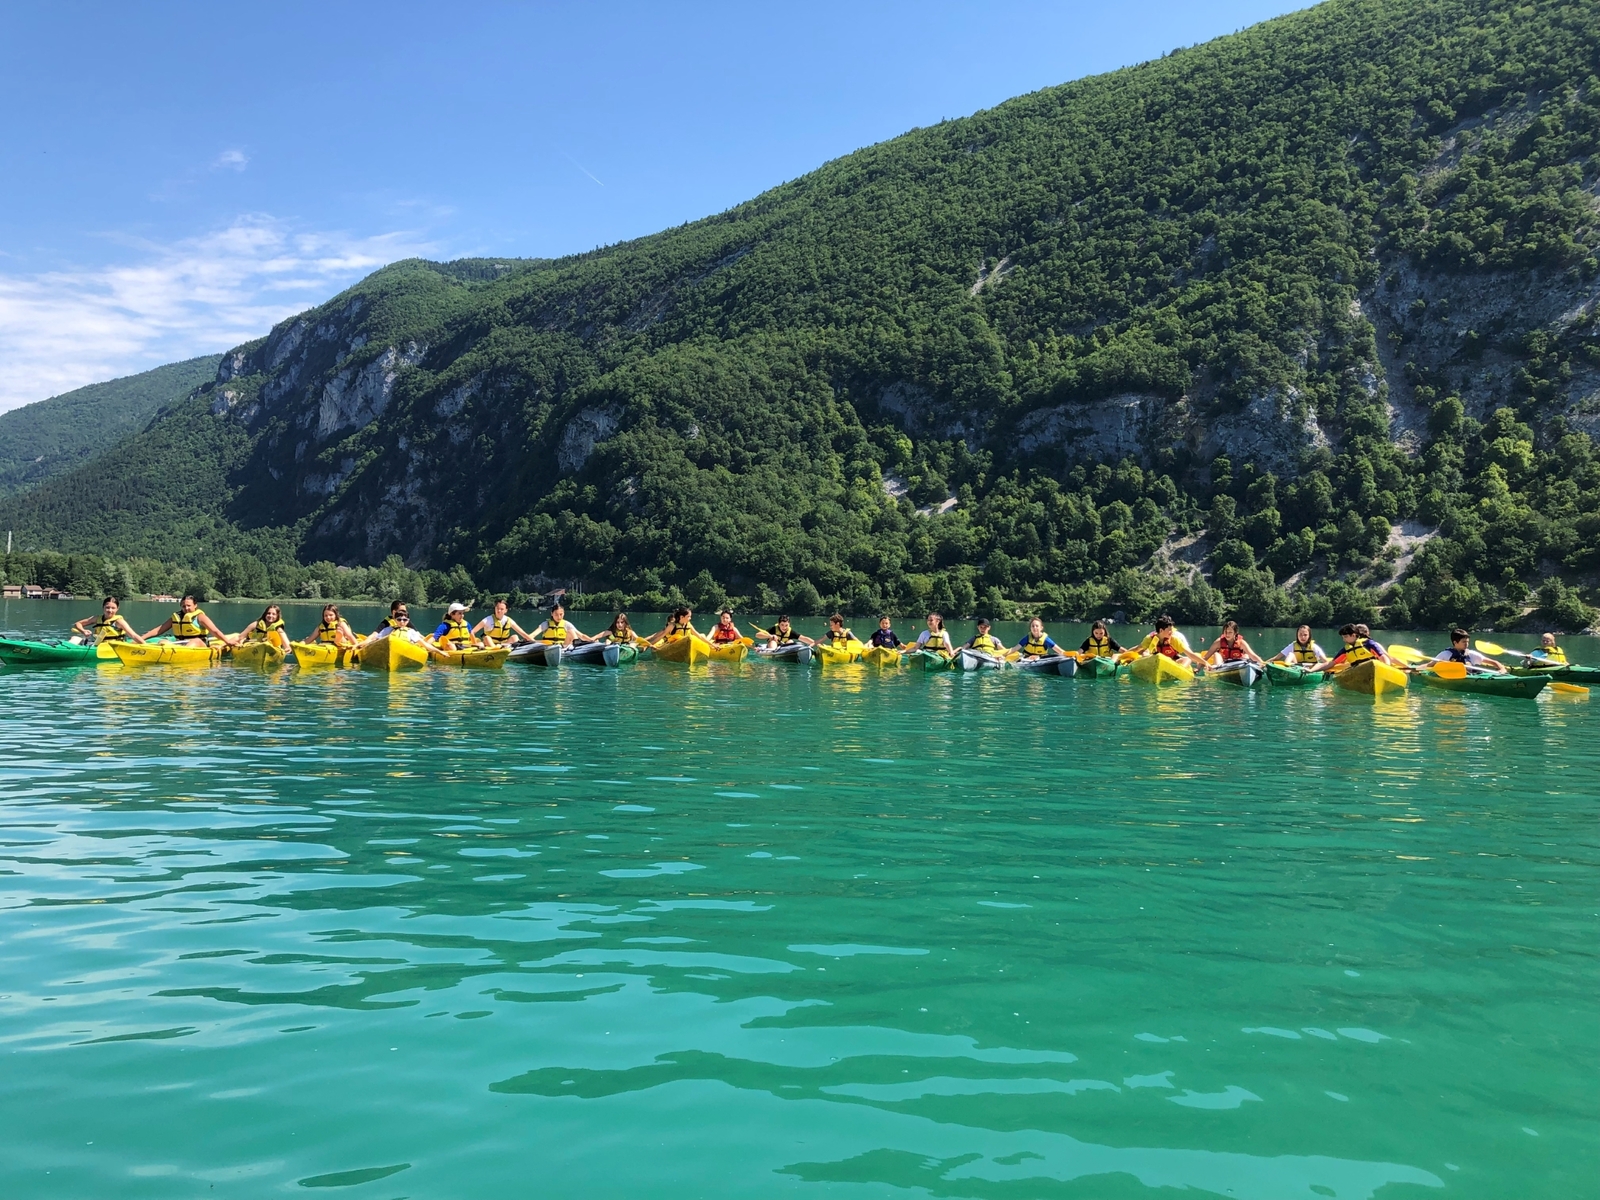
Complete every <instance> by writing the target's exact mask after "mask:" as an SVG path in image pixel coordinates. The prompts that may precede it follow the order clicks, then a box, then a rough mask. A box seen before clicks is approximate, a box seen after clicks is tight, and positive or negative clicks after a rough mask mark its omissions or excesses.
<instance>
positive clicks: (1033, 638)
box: [1017, 617, 1067, 658]
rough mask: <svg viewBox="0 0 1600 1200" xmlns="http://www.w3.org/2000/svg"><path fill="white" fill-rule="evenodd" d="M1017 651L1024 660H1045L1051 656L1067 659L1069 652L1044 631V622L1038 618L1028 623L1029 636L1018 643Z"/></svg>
mask: <svg viewBox="0 0 1600 1200" xmlns="http://www.w3.org/2000/svg"><path fill="white" fill-rule="evenodd" d="M1017 651H1018V652H1019V653H1020V654H1021V655H1022V656H1023V657H1024V658H1045V657H1047V656H1049V655H1053V654H1054V655H1060V656H1061V657H1062V658H1066V657H1067V652H1066V651H1065V650H1063V649H1062V648H1061V647H1060V646H1058V645H1056V641H1055V639H1054V638H1052V637H1051V636H1050V635H1049V634H1047V633H1045V631H1044V622H1043V621H1041V620H1040V619H1039V618H1038V617H1035V618H1033V620H1031V621H1029V622H1028V636H1027V637H1025V638H1023V639H1022V640H1021V641H1020V642H1018V643H1017Z"/></svg>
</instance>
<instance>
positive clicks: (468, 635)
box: [434, 617, 473, 650]
mask: <svg viewBox="0 0 1600 1200" xmlns="http://www.w3.org/2000/svg"><path fill="white" fill-rule="evenodd" d="M444 623H445V624H446V625H448V626H449V628H448V629H446V630H445V631H444V632H443V633H441V634H440V635H439V636H438V637H437V638H435V639H434V641H436V642H438V643H439V645H440V646H443V647H447V648H449V649H451V650H470V649H472V645H473V643H472V626H471V625H468V624H467V623H466V622H465V621H464V620H462V619H461V618H460V617H455V618H450V617H446V618H445V620H444Z"/></svg>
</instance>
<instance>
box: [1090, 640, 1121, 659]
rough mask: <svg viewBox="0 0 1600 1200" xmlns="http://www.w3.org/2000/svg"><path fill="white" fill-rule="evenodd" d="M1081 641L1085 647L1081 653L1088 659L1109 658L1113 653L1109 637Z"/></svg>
mask: <svg viewBox="0 0 1600 1200" xmlns="http://www.w3.org/2000/svg"><path fill="white" fill-rule="evenodd" d="M1083 641H1084V645H1085V647H1086V649H1085V650H1084V651H1083V653H1085V654H1087V655H1088V656H1089V657H1090V658H1110V657H1111V656H1112V654H1114V653H1115V651H1114V650H1112V649H1111V639H1110V638H1109V637H1103V638H1097V637H1090V638H1084V639H1083Z"/></svg>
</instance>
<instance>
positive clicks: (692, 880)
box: [0, 602, 1600, 1200]
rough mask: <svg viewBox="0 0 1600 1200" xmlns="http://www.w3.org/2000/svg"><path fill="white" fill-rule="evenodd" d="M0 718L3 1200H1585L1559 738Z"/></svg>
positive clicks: (384, 681)
mask: <svg viewBox="0 0 1600 1200" xmlns="http://www.w3.org/2000/svg"><path fill="white" fill-rule="evenodd" d="M67 607H68V606H66V605H57V604H54V603H41V602H10V603H8V604H6V605H4V606H0V628H5V629H9V630H12V631H17V632H29V631H33V632H43V631H44V630H46V629H47V628H50V627H51V626H52V624H54V623H56V622H59V621H60V620H61V616H60V615H59V614H61V613H63V612H65V611H67ZM92 607H93V606H92V605H89V606H82V605H76V606H73V607H72V615H74V616H76V615H79V614H78V611H77V610H78V609H79V608H83V609H84V611H88V609H89V608H92ZM130 607H131V608H133V609H134V612H133V613H132V614H131V615H133V617H134V621H135V624H136V625H138V624H142V623H145V622H146V621H148V623H151V624H153V623H154V622H155V620H157V619H159V616H160V615H163V613H162V612H161V611H158V610H156V609H155V607H154V606H130ZM207 607H208V610H209V611H211V612H212V613H213V615H216V616H219V617H225V618H226V619H225V620H223V624H224V625H226V626H228V627H234V626H238V625H242V624H243V622H244V619H245V617H246V616H249V617H253V616H254V615H255V612H253V611H252V612H249V613H247V614H246V613H245V612H244V610H243V609H242V608H239V609H234V608H233V607H232V606H228V605H211V606H207ZM346 607H347V610H349V609H351V608H352V607H353V606H346ZM163 611H164V610H163ZM377 611H378V610H376V609H372V610H362V611H360V612H358V613H356V614H354V615H355V616H356V618H357V619H356V620H355V623H356V625H357V626H358V628H359V627H361V626H364V625H369V624H371V623H372V622H373V621H375V619H376V615H377ZM314 619H315V614H314V613H313V612H312V611H311V610H310V609H295V610H293V611H292V612H291V618H290V623H291V626H293V627H295V628H298V627H299V626H300V625H305V626H309V625H310V624H311V623H312V622H313V621H314ZM597 623H598V622H596V621H594V620H593V619H587V621H584V620H580V624H584V627H586V628H588V627H591V626H592V625H594V624H597ZM640 623H641V624H643V622H642V621H641V622H640ZM857 627H858V629H859V628H864V627H870V625H869V623H867V622H858V623H857ZM901 632H902V633H904V632H905V630H904V629H902V631H901ZM1007 632H1010V631H1009V630H1007ZM1058 632H1059V633H1061V634H1064V635H1070V636H1071V637H1072V638H1073V639H1074V640H1076V638H1078V637H1081V636H1082V631H1081V630H1080V629H1079V628H1077V627H1072V628H1066V627H1064V628H1062V629H1060V630H1058ZM1284 640H1287V635H1284V636H1281V637H1273V638H1264V639H1262V641H1264V642H1265V645H1266V646H1268V647H1271V648H1276V646H1277V645H1281V643H1282V641H1284ZM1406 640H1413V641H1417V642H1418V643H1419V644H1421V645H1423V646H1424V647H1429V648H1431V647H1432V646H1433V644H1434V643H1433V641H1431V640H1428V639H1426V638H1420V637H1419V638H1415V639H1406ZM1500 640H1501V641H1503V642H1508V643H1512V642H1514V643H1515V644H1517V645H1531V644H1532V642H1531V640H1529V639H1513V638H1507V637H1503V638H1501V639H1500ZM1572 643H1573V645H1572V650H1573V652H1574V657H1575V658H1577V659H1579V660H1580V661H1591V662H1593V661H1597V660H1600V653H1595V651H1594V650H1593V649H1591V644H1590V643H1588V642H1587V641H1586V640H1585V639H1572ZM1327 644H1328V641H1327V639H1324V645H1327ZM0 688H4V689H5V694H6V699H7V706H6V709H5V719H4V721H3V722H0V839H3V843H4V846H3V851H0V870H3V872H4V874H3V875H0V1046H3V1048H4V1054H5V1059H4V1062H5V1070H4V1074H3V1076H0V1128H3V1129H4V1130H5V1133H4V1145H5V1149H6V1152H5V1154H4V1155H3V1156H0V1194H3V1195H5V1196H7V1197H12V1198H24V1197H26V1198H32V1197H51V1198H59V1197H109V1196H118V1197H124V1196H125V1197H151V1198H162V1200H166V1198H171V1197H190V1196H207V1197H211V1196H219V1197H220V1196H230V1197H254V1196H272V1195H305V1194H306V1193H305V1192H304V1191H302V1190H301V1189H302V1188H322V1187H327V1188H337V1189H341V1190H338V1191H336V1192H331V1193H327V1194H333V1195H339V1196H349V1197H352V1198H353V1200H355V1198H363V1197H371V1198H374V1200H394V1198H395V1197H400V1196H407V1197H430V1198H431V1197H485V1196H521V1195H530V1196H540V1197H573V1198H579V1197H585V1198H586V1197H611V1196H649V1197H690V1196H707V1197H724V1196H727V1197H752V1198H755V1197H770V1196H776V1195H803V1194H818V1195H822V1194H826V1195H830V1196H850V1197H857V1196H860V1197H867V1196H907V1195H935V1196H943V1197H977V1198H983V1200H990V1198H1006V1200H1010V1198H1021V1197H1052V1198H1055V1197H1096V1198H1101V1197H1114V1198H1121V1197H1131V1196H1142V1195H1147V1194H1153V1193H1154V1192H1155V1191H1156V1189H1160V1188H1189V1189H1192V1190H1193V1191H1194V1192H1196V1193H1198V1194H1202V1195H1219V1196H1230V1197H1238V1198H1243V1200H1279V1198H1282V1197H1317V1196H1323V1197H1327V1196H1335V1197H1339V1198H1341V1200H1343V1198H1349V1197H1365V1196H1382V1197H1386V1198H1389V1197H1404V1196H1425V1195H1426V1196H1446V1195H1449V1196H1461V1197H1480V1196H1481V1197H1506V1196H1518V1197H1545V1196H1548V1197H1574V1196H1590V1195H1595V1194H1596V1192H1597V1185H1596V1179H1600V1153H1597V1150H1596V1146H1597V1143H1596V1136H1595V1135H1596V1132H1597V1131H1596V1126H1595V1120H1594V1114H1595V1111H1596V1104H1595V1101H1596V1087H1595V1082H1594V1081H1595V1078H1596V1076H1595V1066H1596V1061H1597V1053H1596V1052H1597V1049H1600V1046H1597V1043H1600V1022H1597V1021H1596V1003H1595V996H1596V994H1597V986H1596V985H1597V983H1600V978H1597V976H1600V972H1597V971H1596V965H1595V946H1596V940H1595V917H1596V889H1595V879H1596V873H1595V867H1596V865H1597V860H1600V854H1597V851H1596V838H1595V810H1596V806H1597V799H1600V797H1597V789H1596V787H1595V783H1594V781H1595V779H1596V778H1600V750H1597V748H1596V739H1595V730H1596V728H1597V726H1596V721H1597V720H1600V708H1597V707H1596V706H1595V705H1596V704H1597V703H1600V697H1597V698H1596V701H1595V702H1594V703H1591V702H1588V701H1583V700H1573V699H1570V698H1557V697H1554V696H1550V695H1548V694H1547V695H1546V696H1544V697H1542V698H1541V699H1540V700H1539V701H1537V702H1535V703H1527V702H1517V701H1504V700H1493V699H1484V698H1478V697H1470V696H1468V697H1461V696H1455V695H1447V694H1443V693H1438V692H1423V693H1414V694H1408V695H1406V696H1403V697H1401V698H1398V699H1395V700H1382V701H1379V702H1374V701H1372V700H1371V699H1370V698H1369V699H1365V700H1363V699H1362V698H1359V697H1356V696H1352V695H1347V694H1344V693H1342V692H1340V691H1337V690H1335V689H1331V688H1318V689H1307V690H1299V691H1295V690H1278V691H1272V690H1267V689H1262V690H1257V691H1250V692H1247V691H1244V690H1242V689H1237V688H1230V687H1226V686H1224V685H1220V684H1215V683H1206V682H1197V683H1195V684H1193V685H1189V686H1187V687H1178V688H1168V689H1162V690H1160V691H1159V692H1158V691H1157V690H1156V689H1153V688H1149V687H1147V686H1144V685H1141V684H1138V683H1135V682H1133V681H1128V680H1119V681H1095V682H1088V681H1076V680H1065V679H1054V678H1047V679H1034V678H1026V677H1019V676H1015V675H1008V674H1002V673H984V674H973V675H955V674H943V675H932V676H929V675H923V674H921V673H913V672H901V673H898V674H891V675H887V676H884V675H880V674H879V673H877V672H875V671H871V670H868V669H865V668H844V669H841V670H837V671H832V670H830V671H819V670H803V669H795V668H785V667H779V666H773V665H770V664H750V665H746V666H744V667H742V668H731V667H721V666H717V667H711V668H705V669H697V670H695V671H693V672H691V671H689V670H686V669H684V668H681V667H674V666H669V665H666V664H652V663H640V664H637V665H636V666H634V667H632V668H625V669H623V670H618V671H604V670H596V669H592V668H568V669H563V670H559V671H554V672H550V671H543V670H537V669H519V668H510V669H507V670H505V671H503V672H457V671H448V670H438V669H431V668H430V669H429V670H427V671H420V672H415V673H411V674H397V675H394V676H377V675H374V674H371V673H365V672H336V671H325V672H319V673H307V674H300V673H297V672H295V671H293V670H284V671H282V672H279V673H278V674H276V675H273V676H271V677H269V678H263V677H261V676H259V675H253V674H250V673H248V672H246V671H242V670H238V669H235V668H231V667H224V668H217V669H212V670H199V671H181V670H173V669H161V668H156V669H149V670H143V671H135V670H123V669H121V668H117V667H111V668H100V669H98V670H97V669H93V668H90V669H85V670H71V671H60V672H38V671H34V672H0ZM312 1194H324V1193H321V1192H315V1193H312Z"/></svg>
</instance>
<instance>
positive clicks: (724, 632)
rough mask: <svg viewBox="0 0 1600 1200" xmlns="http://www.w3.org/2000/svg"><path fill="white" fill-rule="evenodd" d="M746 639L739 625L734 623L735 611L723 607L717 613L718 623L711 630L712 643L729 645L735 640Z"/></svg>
mask: <svg viewBox="0 0 1600 1200" xmlns="http://www.w3.org/2000/svg"><path fill="white" fill-rule="evenodd" d="M742 641H744V634H742V633H740V632H739V627H738V626H737V625H735V624H734V623H733V611H732V610H731V609H727V608H725V609H723V610H722V611H721V612H719V613H718V614H717V623H716V625H715V626H713V627H712V630H711V643H712V645H714V646H728V645H731V644H732V643H734V642H742Z"/></svg>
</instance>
